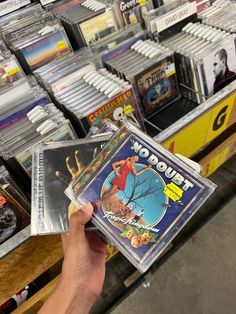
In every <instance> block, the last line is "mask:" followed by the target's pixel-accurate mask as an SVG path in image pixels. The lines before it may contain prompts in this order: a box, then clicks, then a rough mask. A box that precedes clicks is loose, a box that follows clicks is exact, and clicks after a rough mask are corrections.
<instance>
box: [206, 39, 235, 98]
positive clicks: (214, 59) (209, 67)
mask: <svg viewBox="0 0 236 314" xmlns="http://www.w3.org/2000/svg"><path fill="white" fill-rule="evenodd" d="M203 71H204V74H205V75H204V78H203V79H204V85H205V95H206V96H207V97H211V96H212V95H213V94H216V93H217V92H219V91H220V90H221V89H222V88H224V87H225V86H227V85H228V84H230V83H231V82H233V81H234V80H235V79H236V50H235V41H234V38H231V39H230V40H227V41H224V42H222V43H221V44H217V48H215V49H214V50H211V52H210V53H209V54H208V55H207V56H206V57H204V58H203Z"/></svg>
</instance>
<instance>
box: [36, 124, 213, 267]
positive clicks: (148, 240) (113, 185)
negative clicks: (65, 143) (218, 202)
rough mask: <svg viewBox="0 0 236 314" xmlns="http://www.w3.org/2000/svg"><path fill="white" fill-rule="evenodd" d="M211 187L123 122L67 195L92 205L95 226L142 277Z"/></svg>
mask: <svg viewBox="0 0 236 314" xmlns="http://www.w3.org/2000/svg"><path fill="white" fill-rule="evenodd" d="M215 188H216V186H215V185H214V184H213V183H211V182H210V181H209V180H207V179H205V178H203V177H202V176H200V175H199V174H198V173H196V171H194V170H193V168H191V167H189V166H187V165H186V164H184V163H183V162H182V161H181V160H180V159H179V158H177V157H176V156H174V155H173V154H171V153H170V152H169V151H167V150H165V149H164V148H163V147H162V146H160V145H159V144H157V143H156V142H154V141H153V139H152V138H150V137H149V136H147V135H146V134H144V133H143V132H141V131H140V130H139V129H137V128H136V127H135V126H133V125H131V124H129V123H126V124H125V125H124V126H123V127H122V128H120V129H119V130H118V131H117V132H116V133H115V134H114V136H113V137H112V138H111V140H110V141H109V142H108V143H107V144H106V145H105V146H104V148H103V150H102V151H101V153H100V154H99V155H97V157H95V158H94V159H93V161H92V162H91V163H90V164H89V165H88V166H87V167H86V168H85V169H84V171H83V172H82V173H81V175H80V176H79V177H78V178H77V179H76V180H75V181H73V182H72V183H71V185H70V186H69V187H68V188H67V189H66V191H65V192H66V194H67V196H68V197H69V198H70V199H71V200H72V202H74V203H75V204H76V205H77V206H78V207H81V206H83V205H84V204H86V203H87V202H91V203H92V204H93V206H94V208H95V211H94V214H93V217H92V222H93V223H94V225H95V226H96V227H97V228H98V229H99V230H100V231H101V232H102V233H103V234H104V235H105V236H106V237H107V239H108V240H109V241H111V242H112V243H113V244H114V245H115V246H116V247H117V248H118V249H119V250H120V251H121V252H122V253H123V254H124V255H125V256H126V257H127V258H128V259H129V260H130V261H131V262H132V263H133V264H134V265H135V266H136V267H137V268H138V269H139V270H140V271H141V272H144V271H146V270H147V269H148V268H149V267H150V266H151V264H152V263H153V262H154V261H155V260H156V259H157V258H158V256H160V254H161V253H162V252H163V250H164V249H165V248H166V247H167V246H168V244H169V243H170V242H171V241H172V239H173V238H174V237H175V236H176V235H177V234H178V233H179V231H180V230H181V229H182V227H183V226H184V225H185V224H186V223H187V222H188V220H189V219H190V218H191V217H192V216H193V215H194V213H196V211H197V210H198V208H199V207H200V206H201V205H202V204H203V203H204V202H205V201H206V199H207V198H208V197H209V196H210V195H211V194H212V193H213V191H214V190H215ZM36 193H37V191H36Z"/></svg>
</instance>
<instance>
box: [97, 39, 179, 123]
mask: <svg viewBox="0 0 236 314" xmlns="http://www.w3.org/2000/svg"><path fill="white" fill-rule="evenodd" d="M102 61H103V63H104V65H105V67H106V68H107V69H108V70H109V71H110V72H112V73H114V74H116V75H118V76H119V77H121V78H122V79H124V80H126V81H128V82H130V84H132V86H133V87H134V90H135V92H136V95H138V97H139V104H140V108H141V110H142V113H143V116H144V117H145V118H148V117H150V116H151V115H153V114H155V113H157V112H158V111H159V110H160V109H163V108H164V107H165V106H166V105H167V104H168V105H170V104H171V102H172V101H174V100H176V99H177V98H178V97H179V96H180V95H179V91H178V83H177V76H176V70H175V61H174V53H173V51H172V50H170V49H168V48H165V47H163V46H161V45H160V44H158V43H156V42H154V41H151V40H143V39H142V37H141V38H139V37H136V39H131V40H129V41H126V42H125V43H124V44H120V45H119V46H118V47H117V48H115V49H113V50H112V51H111V52H108V53H107V54H104V55H103V56H102Z"/></svg>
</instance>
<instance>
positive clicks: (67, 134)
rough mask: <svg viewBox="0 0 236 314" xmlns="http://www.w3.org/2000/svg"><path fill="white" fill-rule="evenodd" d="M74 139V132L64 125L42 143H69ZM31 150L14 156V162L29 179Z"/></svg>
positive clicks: (30, 173)
mask: <svg viewBox="0 0 236 314" xmlns="http://www.w3.org/2000/svg"><path fill="white" fill-rule="evenodd" d="M75 138H76V136H75V134H74V131H73V130H72V129H71V127H70V126H69V125H68V124H66V125H63V126H62V127H61V128H59V130H57V131H56V132H53V134H50V135H49V136H47V137H46V138H45V139H44V140H43V141H42V143H43V144H45V143H49V142H54V143H56V142H66V141H71V140H74V139H75ZM31 150H32V148H31V147H30V148H27V149H25V150H23V151H22V152H20V153H19V154H17V155H16V156H15V158H16V160H17V161H18V162H19V164H20V165H21V166H22V168H23V169H24V170H25V171H26V172H27V174H28V175H29V176H30V177H31V175H32V151H31Z"/></svg>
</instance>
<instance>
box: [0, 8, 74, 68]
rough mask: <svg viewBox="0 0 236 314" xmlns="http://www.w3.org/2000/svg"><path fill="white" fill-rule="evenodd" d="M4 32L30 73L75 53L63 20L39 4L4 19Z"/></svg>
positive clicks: (2, 22)
mask: <svg viewBox="0 0 236 314" xmlns="http://www.w3.org/2000/svg"><path fill="white" fill-rule="evenodd" d="M0 29H1V33H2V36H3V38H4V40H5V42H6V43H7V45H8V47H9V48H10V49H11V51H12V52H14V54H15V55H16V56H17V58H18V60H19V61H20V63H21V65H22V67H23V69H24V71H25V73H26V74H30V73H32V71H34V70H35V69H37V68H39V67H41V66H43V65H45V64H47V63H49V62H52V61H53V60H56V59H58V58H60V57H63V56H64V55H67V54H69V53H70V52H71V51H72V47H71V44H70V42H69V39H68V37H67V35H66V33H65V30H64V28H63V26H62V24H61V22H60V20H58V19H55V18H54V16H53V15H52V14H51V13H50V12H46V11H45V10H43V9H42V7H41V6H40V5H39V4H36V5H32V6H30V7H29V8H25V9H22V10H20V11H19V12H14V13H12V14H10V15H9V16H6V17H3V18H1V19H0Z"/></svg>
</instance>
